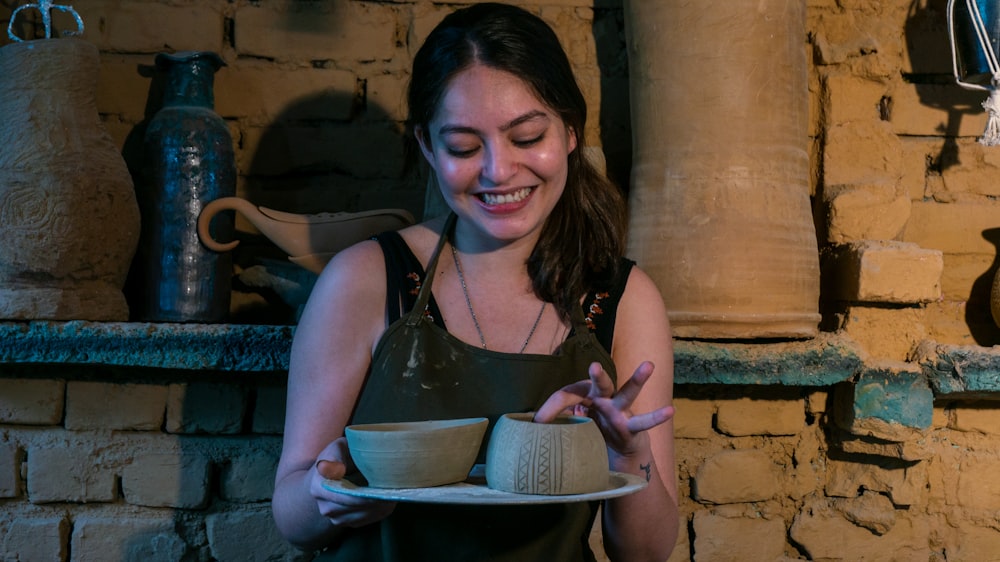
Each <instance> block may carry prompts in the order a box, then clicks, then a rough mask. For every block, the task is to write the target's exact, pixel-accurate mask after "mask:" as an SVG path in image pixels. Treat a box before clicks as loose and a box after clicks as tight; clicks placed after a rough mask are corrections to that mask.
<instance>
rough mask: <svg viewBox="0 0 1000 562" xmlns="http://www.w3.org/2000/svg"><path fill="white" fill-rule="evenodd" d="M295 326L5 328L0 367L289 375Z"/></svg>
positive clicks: (42, 324)
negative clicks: (56, 366)
mask: <svg viewBox="0 0 1000 562" xmlns="http://www.w3.org/2000/svg"><path fill="white" fill-rule="evenodd" d="M293 331H294V327H293V326H269V325H254V324H151V323H133V322H85V321H69V322H50V321H34V322H3V323H0V364H3V363H15V364H95V365H112V366H121V367H149V368H161V369H187V370H211V371H239V372H272V371H287V369H288V354H289V349H290V347H291V341H292V333H293Z"/></svg>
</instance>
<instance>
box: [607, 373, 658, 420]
mask: <svg viewBox="0 0 1000 562" xmlns="http://www.w3.org/2000/svg"><path fill="white" fill-rule="evenodd" d="M652 375H653V364H652V363H651V362H649V361H643V362H642V363H640V364H639V366H638V367H636V368H635V372H634V373H632V378H630V379H629V380H627V381H626V382H625V384H623V385H622V387H621V389H619V390H618V393H617V394H615V395H614V402H615V406H616V407H618V408H619V409H622V410H624V409H626V408H628V407H629V406H631V405H632V403H633V402H635V399H636V398H637V397H638V396H639V392H640V391H641V390H642V387H643V385H645V384H646V381H648V380H649V377H651V376H652Z"/></svg>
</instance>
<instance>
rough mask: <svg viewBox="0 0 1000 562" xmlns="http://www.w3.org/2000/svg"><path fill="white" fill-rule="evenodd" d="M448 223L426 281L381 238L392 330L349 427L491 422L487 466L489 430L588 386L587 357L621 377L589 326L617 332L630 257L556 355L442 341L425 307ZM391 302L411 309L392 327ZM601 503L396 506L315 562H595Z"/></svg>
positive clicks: (576, 320)
mask: <svg viewBox="0 0 1000 562" xmlns="http://www.w3.org/2000/svg"><path fill="white" fill-rule="evenodd" d="M454 220H455V218H454V215H452V217H450V218H449V221H448V223H447V225H446V227H445V229H444V234H443V235H442V236H441V239H440V241H439V242H438V245H437V248H436V249H435V251H434V254H433V256H432V258H431V262H430V263H429V264H428V266H427V268H426V272H429V274H426V275H425V274H424V273H423V271H422V270H423V268H421V267H420V264H419V262H418V261H417V260H416V258H415V257H414V256H413V254H412V252H411V251H409V248H407V247H406V245H405V243H402V239H401V238H399V236H398V234H395V233H392V234H385V235H380V236H379V237H378V239H379V241H380V243H381V244H382V247H383V251H384V252H385V255H386V264H387V275H388V279H389V281H388V284H389V287H388V289H389V293H388V302H389V305H388V309H389V310H388V314H389V318H390V320H391V323H390V325H389V327H388V328H387V329H386V332H385V333H384V334H383V335H382V338H381V339H380V341H379V343H378V345H377V347H376V350H375V354H374V357H373V360H372V366H371V369H370V371H369V374H368V376H367V378H366V380H365V383H364V385H363V387H362V390H361V394H360V396H359V398H358V401H357V404H356V406H355V410H354V412H353V415H352V417H351V422H350V423H375V422H389V421H414V420H426V419H450V418H465V417H486V418H488V419H489V420H490V423H489V428H488V429H487V434H486V437H485V438H484V439H483V448H482V449H481V450H480V455H479V458H478V460H477V462H479V463H482V462H484V460H485V450H486V444H487V443H488V441H489V436H490V433H491V431H492V428H493V425H494V424H495V423H496V420H497V419H498V418H499V417H500V416H501V415H502V414H504V413H508V412H526V411H533V410H535V409H537V408H538V407H539V406H541V405H542V403H543V402H544V401H545V399H547V398H548V397H549V396H550V395H551V394H552V393H553V392H554V391H556V390H558V389H559V388H562V387H563V386H565V385H567V384H570V383H573V382H576V381H578V380H581V379H586V378H587V367H588V366H589V365H590V363H592V362H594V361H599V362H600V363H601V364H603V365H604V368H605V370H607V372H608V373H609V374H610V375H611V376H612V379H613V380H617V375H616V372H615V369H614V364H613V363H612V361H611V356H610V354H609V353H608V351H607V350H606V348H605V347H604V346H603V345H602V344H601V342H599V341H598V339H597V337H596V336H595V335H594V331H593V330H592V329H591V328H592V327H593V328H594V329H597V330H600V328H601V326H602V324H605V322H607V319H608V318H610V319H611V322H610V324H611V326H610V332H613V330H614V325H613V324H614V322H613V318H614V310H613V309H614V307H613V306H610V304H609V303H612V302H613V303H615V304H616V303H617V300H618V298H620V296H621V290H622V289H623V288H624V279H626V278H627V275H628V271H629V269H631V263H632V262H628V263H627V264H626V265H627V267H623V268H621V270H622V271H621V273H620V275H619V278H618V279H616V280H614V281H615V282H614V283H611V284H610V285H609V286H608V287H606V288H601V289H599V290H598V291H595V292H594V294H593V295H591V296H588V300H586V301H585V303H587V304H585V305H584V307H583V308H581V309H578V310H574V311H573V314H572V320H573V330H572V332H571V334H570V335H569V336H568V337H567V339H566V340H565V341H564V342H563V343H562V344H561V345H560V346H559V348H558V349H557V350H556V352H555V353H554V354H552V355H536V354H512V353H501V352H497V351H491V350H487V349H483V348H481V347H477V346H473V345H469V344H467V343H465V342H463V341H461V340H459V339H457V338H455V337H454V336H452V335H451V334H449V333H448V332H447V331H446V330H445V329H444V326H443V322H442V321H441V315H440V313H439V311H438V308H437V306H436V304H434V303H433V302H431V301H432V297H431V290H430V288H431V284H432V282H433V272H434V271H435V269H436V264H437V260H438V256H439V255H440V253H441V248H442V247H443V245H444V241H445V240H446V237H447V235H448V234H449V233H450V231H451V229H452V228H453V226H454ZM387 239H388V240H390V241H389V242H388V244H387V243H386V242H385V240H387ZM397 239H398V240H397ZM392 240H396V241H395V242H393V241H392ZM400 243H402V244H401V245H400ZM626 261H627V260H626ZM400 273H402V275H400ZM410 273H412V274H414V275H412V276H410V275H409V274H410ZM394 295H398V296H399V298H400V302H401V305H402V306H404V307H405V309H406V310H407V312H406V314H405V315H402V316H401V317H399V318H398V319H395V320H393V316H394V313H393V310H394V309H395V310H396V311H397V312H396V313H395V315H398V310H399V308H398V307H396V306H394V304H395V302H394V299H393V296H394ZM594 299H596V305H595V301H594ZM584 308H586V313H585V310H584ZM588 318H589V321H588ZM605 326H606V324H605ZM604 331H605V332H607V331H608V329H605V330H604ZM608 345H610V340H608ZM598 505H599V504H598V503H597V502H578V503H565V504H545V505H529V506H481V505H440V504H418V503H404V502H401V503H399V504H397V506H396V509H395V511H393V513H392V515H390V516H389V517H387V518H386V519H384V520H382V521H380V522H378V523H375V524H372V525H368V526H366V527H363V528H360V529H349V530H345V533H344V534H343V535H342V536H341V538H340V540H339V541H338V544H336V545H333V546H331V547H330V548H329V549H328V550H327V551H326V552H324V553H323V554H322V557H321V558H320V559H322V560H337V561H365V562H368V561H380V560H381V561H394V562H395V561H425V560H426V561H434V562H440V561H456V562H458V561H470V562H478V561H484V560H489V561H498V562H499V561H510V562H524V561H533V560H539V561H546V562H548V561H552V562H560V561H566V562H580V561H593V560H594V555H593V553H592V552H591V550H590V547H589V544H588V542H589V534H590V528H591V526H592V525H593V521H594V517H595V515H596V512H597V507H598Z"/></svg>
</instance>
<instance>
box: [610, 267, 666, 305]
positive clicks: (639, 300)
mask: <svg viewBox="0 0 1000 562" xmlns="http://www.w3.org/2000/svg"><path fill="white" fill-rule="evenodd" d="M621 302H622V305H623V306H624V307H625V310H626V312H627V311H628V310H629V309H630V308H635V309H636V310H637V311H640V312H641V311H643V310H645V311H646V312H650V311H657V312H659V311H660V310H664V314H666V312H665V309H664V307H663V294H662V293H661V292H660V288H659V287H658V286H657V284H656V282H655V281H653V278H652V277H650V276H649V274H647V273H646V272H645V271H643V270H642V269H641V268H640V267H639V266H634V267H633V268H632V270H631V271H630V272H629V276H628V281H627V282H626V284H625V292H624V293H623V294H622V299H621ZM651 307H652V308H651Z"/></svg>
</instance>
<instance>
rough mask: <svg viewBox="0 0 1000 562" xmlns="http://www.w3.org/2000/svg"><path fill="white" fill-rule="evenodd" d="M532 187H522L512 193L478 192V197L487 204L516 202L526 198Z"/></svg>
mask: <svg viewBox="0 0 1000 562" xmlns="http://www.w3.org/2000/svg"><path fill="white" fill-rule="evenodd" d="M531 190H532V188H530V187H523V188H521V189H518V190H517V191H515V192H513V193H502V194H500V193H480V194H479V199H480V200H481V201H482V202H483V203H486V204H487V205H504V204H509V203H518V202H521V201H524V200H525V199H527V197H528V195H531Z"/></svg>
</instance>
